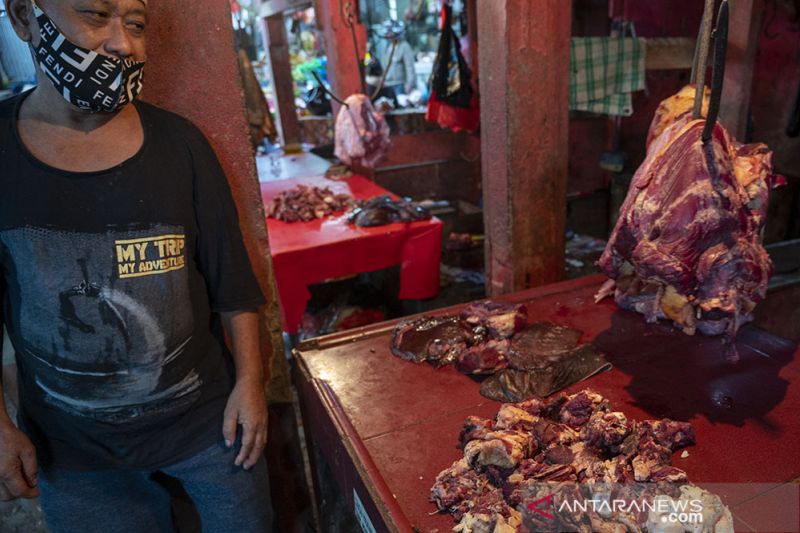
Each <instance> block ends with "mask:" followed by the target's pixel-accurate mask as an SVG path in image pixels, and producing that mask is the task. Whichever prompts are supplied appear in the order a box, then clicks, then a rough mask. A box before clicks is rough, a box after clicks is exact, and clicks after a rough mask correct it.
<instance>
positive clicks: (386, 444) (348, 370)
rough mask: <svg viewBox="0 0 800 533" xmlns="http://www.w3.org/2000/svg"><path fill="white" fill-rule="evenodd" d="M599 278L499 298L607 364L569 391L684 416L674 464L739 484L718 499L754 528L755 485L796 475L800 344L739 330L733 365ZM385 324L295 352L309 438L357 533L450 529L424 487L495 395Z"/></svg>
mask: <svg viewBox="0 0 800 533" xmlns="http://www.w3.org/2000/svg"><path fill="white" fill-rule="evenodd" d="M602 281H603V278H601V277H600V276H592V277H588V278H582V279H578V280H574V281H570V282H564V283H559V284H555V285H549V286H545V287H540V288H537V289H533V290H529V291H525V292H521V293H517V294H513V295H509V296H506V297H503V298H502V299H503V300H507V301H512V302H520V303H522V302H524V303H525V304H526V306H527V310H528V321H529V322H533V321H539V320H547V321H552V322H554V323H557V324H560V325H564V326H570V327H573V328H577V329H579V330H581V331H582V332H583V335H582V337H581V342H587V343H589V342H590V343H592V344H593V345H594V346H595V347H596V348H597V349H598V350H600V351H602V352H604V353H605V355H606V358H607V359H608V361H609V362H611V364H612V365H613V369H612V370H610V371H608V372H605V373H601V374H598V375H596V376H594V377H591V378H589V379H587V380H585V381H583V382H580V383H576V384H574V385H572V386H571V387H569V388H568V389H567V392H576V391H580V390H582V389H585V388H590V389H592V390H594V391H596V392H598V393H599V394H601V395H602V396H604V397H605V398H607V399H608V400H609V401H610V402H611V403H612V404H613V405H614V406H615V408H616V409H618V410H619V411H622V412H624V413H625V415H626V416H628V417H629V418H634V419H637V420H644V419H659V418H664V417H666V418H671V419H674V420H678V421H688V422H691V424H692V426H693V427H694V432H695V435H696V444H695V445H694V446H692V447H690V448H688V449H687V453H684V454H680V455H678V454H675V457H674V458H673V464H674V465H675V466H677V467H679V468H680V469H682V470H685V471H686V473H687V474H688V476H689V478H690V479H691V480H692V481H693V482H695V483H698V484H701V485H702V484H705V483H738V484H745V483H746V484H747V485H741V487H745V488H744V489H743V490H739V491H734V492H731V493H730V494H726V495H721V496H723V498H727V499H726V500H725V503H726V504H727V505H728V506H729V507H730V509H731V511H732V513H733V515H734V518H735V519H736V520H737V522H736V523H735V525H736V529H737V531H738V530H741V531H750V530H752V529H750V527H751V526H748V525H747V524H746V523H744V522H741V521H740V520H739V519H740V518H741V515H746V516H749V517H753V516H763V515H764V514H767V513H770V512H772V513H775V512H776V511H775V505H776V504H775V502H776V499H775V498H774V495H775V493H774V492H773V493H772V496H770V495H766V494H762V492H765V491H767V490H768V489H774V488H775V485H774V484H784V483H790V482H792V481H793V480H797V478H798V477H800V454H798V450H797V445H796V443H797V440H798V439H799V438H800V428H798V426H797V424H796V423H794V420H795V419H796V413H797V409H798V407H800V387H798V386H797V384H796V383H794V382H795V381H796V380H797V379H798V377H800V349H798V348H797V346H796V345H795V344H793V343H790V342H789V341H787V340H784V339H781V338H779V337H776V336H774V335H771V334H769V333H767V332H765V331H763V330H761V329H758V328H757V327H754V326H748V327H745V328H743V329H742V331H741V332H740V334H739V336H738V339H737V345H738V351H739V355H740V360H739V361H738V363H735V364H733V363H731V362H730V361H726V359H725V358H724V356H723V355H722V349H721V341H720V339H719V338H718V337H706V336H702V335H699V334H698V335H695V336H688V335H684V334H682V333H680V332H679V331H677V330H676V329H674V328H673V327H671V326H668V325H666V324H663V323H661V324H647V323H645V322H644V320H642V318H641V317H640V316H639V315H637V314H635V313H631V312H628V311H623V310H620V309H618V308H617V306H616V305H615V304H614V303H613V302H612V301H610V300H604V301H602V302H600V303H599V304H595V303H594V301H593V295H594V293H595V292H596V291H597V289H598V287H599V286H600V284H601V283H602ZM453 311H454V309H443V310H440V311H439V312H437V313H436V314H445V313H452V312H453ZM393 328H394V323H384V324H379V325H375V326H370V327H367V328H362V329H358V330H353V331H349V332H344V333H339V334H334V335H329V336H325V337H320V338H317V339H313V340H311V341H308V342H306V343H304V344H301V345H300V347H299V348H298V349H297V350H296V351H295V356H296V358H297V362H298V365H297V375H296V383H297V385H298V388H299V393H300V398H301V405H302V408H303V416H304V420H305V424H306V427H307V428H308V429H307V431H306V435H307V436H308V437H309V438H311V439H312V441H313V443H314V445H315V446H318V448H319V450H320V451H321V452H322V456H323V457H324V459H325V461H326V462H327V463H328V465H329V466H330V468H331V470H332V471H333V474H334V477H335V478H336V481H337V483H338V486H339V488H340V489H341V491H342V494H343V497H344V498H345V499H346V501H347V503H348V506H349V508H350V509H351V510H353V511H354V513H355V515H356V518H357V520H358V521H359V523H360V524H361V526H362V529H363V530H364V531H425V532H428V531H440V532H443V531H449V530H450V529H451V528H452V527H453V525H454V522H453V519H452V517H450V516H449V515H447V514H437V513H436V506H435V505H434V504H433V503H431V502H430V501H429V499H428V498H429V494H430V488H431V486H432V485H433V483H434V479H435V476H436V475H437V474H438V473H439V472H440V471H441V470H443V469H444V468H446V467H448V466H450V465H451V464H452V463H453V461H455V460H457V459H458V458H459V457H461V455H462V452H461V451H460V450H459V449H458V448H457V443H458V432H459V430H460V429H461V427H462V423H463V422H464V419H465V418H466V417H467V416H468V415H477V416H480V417H492V416H493V415H494V413H496V412H497V410H498V408H499V407H500V404H499V403H498V402H494V401H490V400H487V399H486V398H484V397H482V396H481V395H480V394H479V384H478V383H477V382H476V381H475V380H473V379H471V378H470V377H467V376H465V375H462V374H459V373H458V372H456V370H455V369H454V368H453V367H452V366H446V367H443V368H439V369H436V368H434V367H432V366H430V365H427V364H414V363H412V362H408V361H404V360H402V359H400V358H398V357H395V356H393V355H392V354H391V352H390V344H391V335H392V330H393ZM759 483H762V484H773V485H760V484H759ZM788 487H789V488H790V489H791V488H792V487H794V489H795V491H796V485H788ZM771 497H772V500H770V498H771ZM795 499H796V493H795ZM770 501H771V502H772V507H770V505H767V504H769V503H770ZM757 509H761V510H763V512H762V511H756V510H757ZM770 509H772V510H771V511H770ZM759 513H761V514H759ZM373 528H374V529H373ZM762 530H763V529H762Z"/></svg>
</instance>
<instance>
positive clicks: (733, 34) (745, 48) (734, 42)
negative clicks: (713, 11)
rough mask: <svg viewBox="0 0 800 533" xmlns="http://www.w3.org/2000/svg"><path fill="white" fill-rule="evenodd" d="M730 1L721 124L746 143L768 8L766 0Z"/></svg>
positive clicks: (720, 114) (720, 115) (720, 113)
mask: <svg viewBox="0 0 800 533" xmlns="http://www.w3.org/2000/svg"><path fill="white" fill-rule="evenodd" d="M729 1H730V10H731V11H730V26H729V27H730V29H729V30H728V57H727V61H726V65H725V82H724V85H723V87H722V102H721V105H720V112H719V120H720V122H721V123H722V124H723V125H724V126H725V127H726V128H727V129H728V131H729V132H730V133H731V134H732V135H733V136H734V137H736V138H737V139H739V140H740V141H744V137H745V132H746V130H747V114H748V113H749V111H750V92H751V90H752V87H753V68H754V66H755V59H756V49H757V48H758V34H759V30H760V28H761V18H762V13H763V12H764V9H763V7H764V5H763V0H729Z"/></svg>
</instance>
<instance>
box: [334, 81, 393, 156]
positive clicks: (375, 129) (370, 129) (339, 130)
mask: <svg viewBox="0 0 800 533" xmlns="http://www.w3.org/2000/svg"><path fill="white" fill-rule="evenodd" d="M334 137H335V139H334V142H335V148H334V155H336V157H338V158H339V159H340V160H341V161H342V162H343V163H344V164H346V165H351V164H358V165H360V166H362V167H366V168H375V165H377V164H378V162H379V161H380V160H381V159H383V158H384V156H385V155H386V152H387V151H388V150H389V146H390V144H391V143H390V141H389V125H388V124H387V123H386V119H385V118H383V115H381V114H380V113H378V112H377V111H376V110H375V108H374V107H373V106H372V102H370V99H369V98H368V97H367V96H365V95H363V94H353V95H350V96H348V97H347V99H345V101H344V105H343V106H342V107H341V108H340V109H339V114H338V115H337V117H336V127H335V135H334Z"/></svg>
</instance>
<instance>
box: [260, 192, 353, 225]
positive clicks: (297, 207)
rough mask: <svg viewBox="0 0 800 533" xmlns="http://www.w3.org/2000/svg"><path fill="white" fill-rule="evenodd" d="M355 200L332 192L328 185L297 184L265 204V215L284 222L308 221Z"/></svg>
mask: <svg viewBox="0 0 800 533" xmlns="http://www.w3.org/2000/svg"><path fill="white" fill-rule="evenodd" d="M354 202H355V200H354V199H353V197H352V196H350V195H347V194H334V192H333V191H331V190H330V189H329V188H328V187H324V188H320V187H310V186H307V185H298V186H297V187H294V188H292V189H289V190H288V191H283V192H281V193H280V194H278V195H277V196H276V197H275V198H273V199H272V200H271V201H270V203H269V204H268V205H267V206H266V211H267V216H268V217H270V218H275V219H278V220H283V221H284V222H308V221H310V220H314V219H315V218H324V217H326V216H328V215H330V214H332V213H335V212H336V211H344V210H345V209H348V208H349V207H350V206H351V205H353V203H354Z"/></svg>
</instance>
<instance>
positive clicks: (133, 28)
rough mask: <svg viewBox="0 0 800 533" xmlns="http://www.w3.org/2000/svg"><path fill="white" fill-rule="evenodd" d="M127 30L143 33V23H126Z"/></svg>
mask: <svg viewBox="0 0 800 533" xmlns="http://www.w3.org/2000/svg"><path fill="white" fill-rule="evenodd" d="M128 28H130V29H131V31H134V32H136V33H144V28H145V25H144V23H143V22H128Z"/></svg>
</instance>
